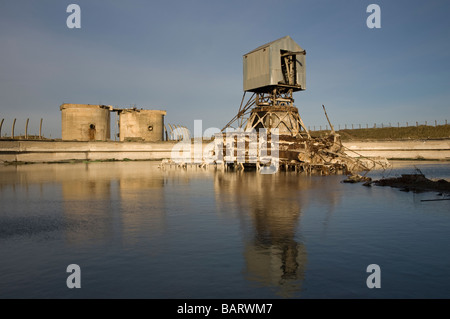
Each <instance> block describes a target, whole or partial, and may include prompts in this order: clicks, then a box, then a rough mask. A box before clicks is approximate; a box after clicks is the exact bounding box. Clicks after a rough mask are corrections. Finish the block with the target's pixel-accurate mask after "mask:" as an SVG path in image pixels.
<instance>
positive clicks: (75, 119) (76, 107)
mask: <svg viewBox="0 0 450 319" xmlns="http://www.w3.org/2000/svg"><path fill="white" fill-rule="evenodd" d="M60 110H61V116H62V121H61V124H62V130H61V137H62V140H63V141H107V140H109V139H110V134H111V130H110V126H111V125H110V118H111V116H110V112H111V110H112V106H109V105H91V104H69V103H64V104H62V105H61V107H60Z"/></svg>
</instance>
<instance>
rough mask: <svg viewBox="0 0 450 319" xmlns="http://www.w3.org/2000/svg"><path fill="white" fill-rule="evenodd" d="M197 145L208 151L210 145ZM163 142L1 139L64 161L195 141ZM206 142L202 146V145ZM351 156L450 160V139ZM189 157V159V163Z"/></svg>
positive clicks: (179, 147) (360, 148) (149, 156)
mask: <svg viewBox="0 0 450 319" xmlns="http://www.w3.org/2000/svg"><path fill="white" fill-rule="evenodd" d="M208 144H209V142H203V144H201V143H200V144H197V145H198V146H200V147H203V150H205V147H206V145H208ZM184 145H185V146H183V144H181V143H180V142H176V141H163V142H66V141H63V142H55V141H7V140H3V141H1V140H0V162H35V163H36V162H60V161H68V160H111V159H115V160H123V159H127V158H128V159H131V160H162V159H171V157H172V153H173V154H183V153H182V151H185V152H189V150H190V152H191V155H192V156H193V154H194V151H196V150H195V148H196V147H197V145H196V144H194V143H189V142H188V143H186V144H184ZM201 145H202V146H201ZM344 146H345V147H346V148H347V149H348V151H347V154H348V155H349V156H355V157H358V156H367V157H385V158H387V159H429V160H450V139H447V140H426V141H378V142H366V141H360V142H358V141H355V142H345V143H344ZM188 161H189V160H186V162H188Z"/></svg>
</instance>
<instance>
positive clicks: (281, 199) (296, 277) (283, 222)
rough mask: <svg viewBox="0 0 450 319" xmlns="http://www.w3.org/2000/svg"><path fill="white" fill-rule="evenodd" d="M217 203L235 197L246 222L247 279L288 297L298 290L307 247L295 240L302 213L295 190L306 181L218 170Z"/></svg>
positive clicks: (304, 184)
mask: <svg viewBox="0 0 450 319" xmlns="http://www.w3.org/2000/svg"><path fill="white" fill-rule="evenodd" d="M215 181H216V183H215V185H216V188H217V191H216V193H218V196H219V198H217V200H218V201H219V202H223V203H225V204H226V203H227V202H229V201H230V199H227V198H226V196H228V195H231V196H233V201H234V202H235V203H237V204H238V206H239V207H238V209H239V211H240V212H241V213H246V212H250V213H249V215H248V216H246V215H245V216H239V217H240V219H241V221H242V223H243V224H245V222H246V219H247V218H249V219H250V223H249V226H248V227H245V228H246V229H245V241H246V242H245V252H244V255H245V260H246V271H247V274H248V278H249V279H250V280H254V281H257V282H260V283H262V284H263V285H265V286H270V287H276V289H277V291H278V293H279V294H280V295H282V296H284V297H290V296H292V294H293V293H294V292H295V291H299V290H300V286H301V281H302V280H303V278H304V271H305V265H306V260H307V258H306V249H305V247H304V245H303V244H302V243H299V242H298V241H297V239H296V231H297V228H298V222H299V219H300V215H301V201H300V200H299V196H298V191H299V189H301V188H308V187H309V184H310V180H308V179H298V177H296V176H295V178H290V177H289V176H287V175H261V174H257V173H255V174H252V173H247V174H242V175H240V174H227V173H223V172H217V173H216V180H215Z"/></svg>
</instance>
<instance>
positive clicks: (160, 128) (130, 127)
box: [119, 109, 166, 142]
mask: <svg viewBox="0 0 450 319" xmlns="http://www.w3.org/2000/svg"><path fill="white" fill-rule="evenodd" d="M165 115H166V111H160V110H137V109H129V110H121V111H120V113H119V131H120V140H121V141H127V140H142V141H146V142H157V141H163V140H164V116H165Z"/></svg>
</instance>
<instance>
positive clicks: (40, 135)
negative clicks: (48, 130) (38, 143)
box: [39, 118, 42, 139]
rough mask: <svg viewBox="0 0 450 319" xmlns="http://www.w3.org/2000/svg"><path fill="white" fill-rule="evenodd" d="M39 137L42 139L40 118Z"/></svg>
mask: <svg viewBox="0 0 450 319" xmlns="http://www.w3.org/2000/svg"><path fill="white" fill-rule="evenodd" d="M39 139H42V118H41V124H40V125H39Z"/></svg>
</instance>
